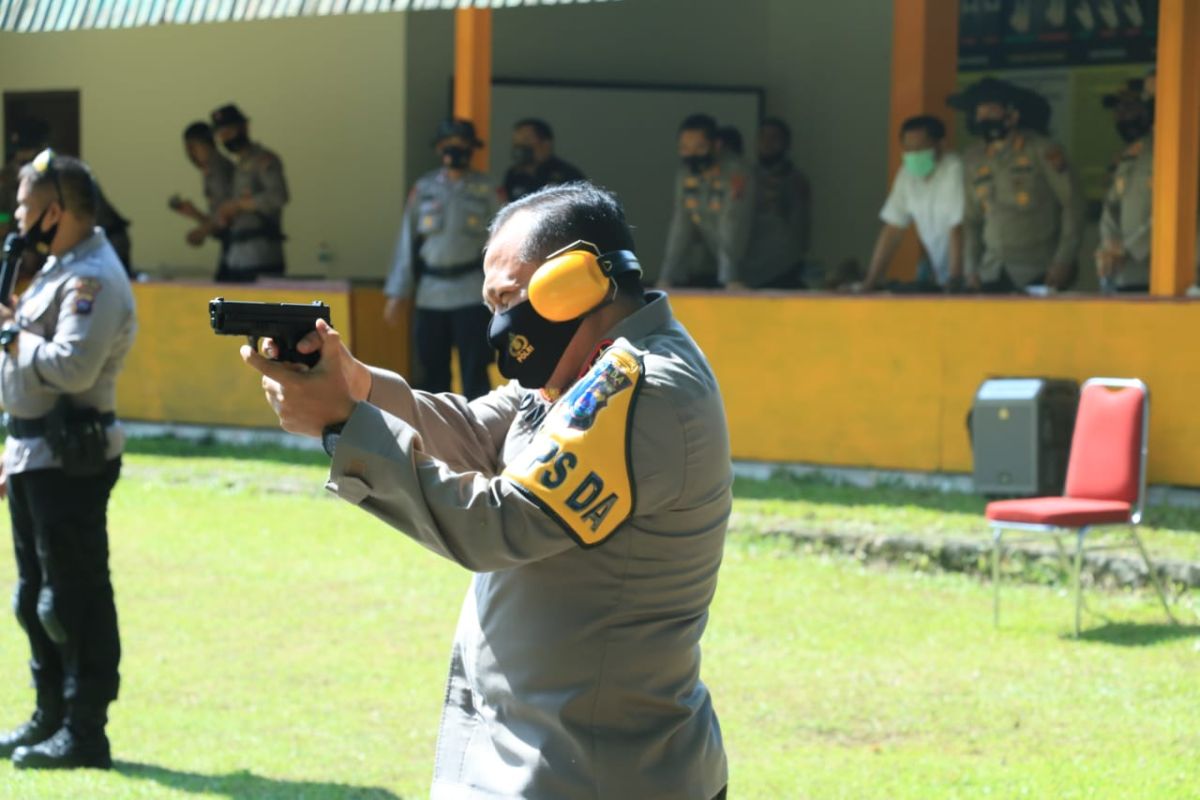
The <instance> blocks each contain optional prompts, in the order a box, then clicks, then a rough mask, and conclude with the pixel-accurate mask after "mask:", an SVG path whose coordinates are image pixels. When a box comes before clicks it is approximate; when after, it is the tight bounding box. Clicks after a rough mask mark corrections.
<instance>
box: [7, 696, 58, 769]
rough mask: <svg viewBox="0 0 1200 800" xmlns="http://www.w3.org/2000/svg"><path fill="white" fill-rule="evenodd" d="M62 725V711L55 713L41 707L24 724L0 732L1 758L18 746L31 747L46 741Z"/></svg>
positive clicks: (10, 753) (9, 754)
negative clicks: (5, 731) (6, 731)
mask: <svg viewBox="0 0 1200 800" xmlns="http://www.w3.org/2000/svg"><path fill="white" fill-rule="evenodd" d="M61 727H62V713H61V712H59V713H57V714H55V713H53V712H51V711H47V710H45V709H42V708H39V709H38V710H37V711H34V712H33V716H32V717H31V718H30V719H29V721H28V722H26V723H25V724H24V725H21V726H20V727H17V728H14V729H12V730H11V731H9V732H8V733H4V734H0V758H8V757H9V756H11V755H12V754H13V751H15V750H16V749H17V748H18V747H29V746H32V745H35V744H38V743H40V742H44V741H46V740H47V739H49V738H50V737H51V736H53V735H54V732H55V731H57V730H58V729H59V728H61Z"/></svg>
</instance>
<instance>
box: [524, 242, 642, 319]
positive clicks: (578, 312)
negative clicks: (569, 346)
mask: <svg viewBox="0 0 1200 800" xmlns="http://www.w3.org/2000/svg"><path fill="white" fill-rule="evenodd" d="M630 272H636V273H637V274H639V275H641V274H642V266H641V264H639V263H638V260H637V256H635V255H634V254H633V253H632V252H630V251H629V250H614V251H612V252H611V253H601V252H600V248H598V247H596V245H594V244H592V243H591V242H584V241H578V242H575V243H573V244H570V245H567V246H566V247H564V248H563V249H562V250H559V251H558V252H556V253H552V254H551V255H550V257H549V258H547V259H546V261H545V263H544V264H542V266H541V267H539V268H538V270H537V272H535V273H534V274H533V279H532V280H531V281H530V282H529V302H530V303H531V304H532V305H533V308H534V310H535V311H537V313H538V314H540V315H541V316H543V317H545V318H546V319H548V320H550V321H551V322H567V321H568V320H573V319H578V318H579V317H582V316H583V315H584V314H587V313H589V312H590V311H594V310H595V309H596V308H597V307H599V306H601V305H603V304H604V303H606V302H608V301H610V300H612V299H613V298H614V297H615V296H616V294H617V280H616V279H617V277H618V276H620V275H624V274H626V273H630Z"/></svg>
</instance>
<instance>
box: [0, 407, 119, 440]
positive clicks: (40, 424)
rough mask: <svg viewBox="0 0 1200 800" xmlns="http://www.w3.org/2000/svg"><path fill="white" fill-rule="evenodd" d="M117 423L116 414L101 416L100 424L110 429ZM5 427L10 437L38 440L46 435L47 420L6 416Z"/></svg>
mask: <svg viewBox="0 0 1200 800" xmlns="http://www.w3.org/2000/svg"><path fill="white" fill-rule="evenodd" d="M116 421H117V415H116V412H113V411H105V412H104V413H102V414H101V415H100V424H101V425H103V426H104V427H106V428H107V427H108V426H109V425H112V424H113V423H115V422H116ZM4 427H5V428H7V429H8V435H9V436H13V437H15V438H17V439H36V438H38V437H40V436H45V435H46V418H45V417H29V418H22V417H13V416H9V415H8V414H5V415H4Z"/></svg>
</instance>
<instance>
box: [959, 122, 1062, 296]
mask: <svg viewBox="0 0 1200 800" xmlns="http://www.w3.org/2000/svg"><path fill="white" fill-rule="evenodd" d="M964 161H965V169H964V173H965V179H966V186H965V187H964V188H965V191H966V203H967V205H966V213H965V214H964V219H963V242H964V251H965V252H964V261H965V270H966V273H967V274H968V275H971V274H977V275H979V277H980V279H981V280H982V281H983V282H985V283H990V282H993V281H997V280H999V279H1000V277H1001V274H1002V273H1004V272H1007V273H1008V276H1009V278H1011V279H1012V281H1013V282H1014V283H1015V284H1017V285H1018V286H1020V287H1025V286H1027V285H1028V284H1030V283H1031V282H1033V281H1034V280H1037V279H1038V278H1040V277H1041V276H1043V275H1045V274H1046V271H1047V270H1048V269H1049V268H1050V266H1051V265H1052V264H1072V263H1074V261H1075V258H1076V256H1077V255H1078V254H1079V244H1080V239H1081V237H1082V228H1083V210H1084V204H1083V196H1082V193H1081V192H1080V190H1079V185H1078V182H1077V180H1076V178H1075V175H1074V172H1073V171H1072V169H1071V168H1070V165H1069V164H1068V163H1067V158H1066V154H1065V153H1064V152H1063V149H1062V147H1060V146H1059V145H1058V144H1056V143H1054V142H1053V141H1051V140H1050V139H1047V138H1046V137H1044V136H1041V135H1040V134H1037V133H1034V132H1032V131H1027V130H1021V131H1018V132H1017V134H1016V135H1015V136H1014V137H1013V138H1012V139H1011V140H1004V141H999V142H993V143H991V144H988V145H986V146H979V147H976V148H973V149H971V150H969V151H968V152H967V154H966V156H965V159H964Z"/></svg>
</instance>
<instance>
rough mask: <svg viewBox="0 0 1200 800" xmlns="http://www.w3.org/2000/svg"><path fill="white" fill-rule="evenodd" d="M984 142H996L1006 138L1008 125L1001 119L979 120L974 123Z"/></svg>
mask: <svg viewBox="0 0 1200 800" xmlns="http://www.w3.org/2000/svg"><path fill="white" fill-rule="evenodd" d="M975 127H976V128H977V129H978V130H979V135H980V136H982V137H983V138H984V141H988V142H998V141H1000V140H1001V139H1003V138H1004V137H1005V136H1008V125H1007V124H1006V123H1005V122H1004V120H1002V119H981V120H979V121H978V122H977V123H975Z"/></svg>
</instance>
